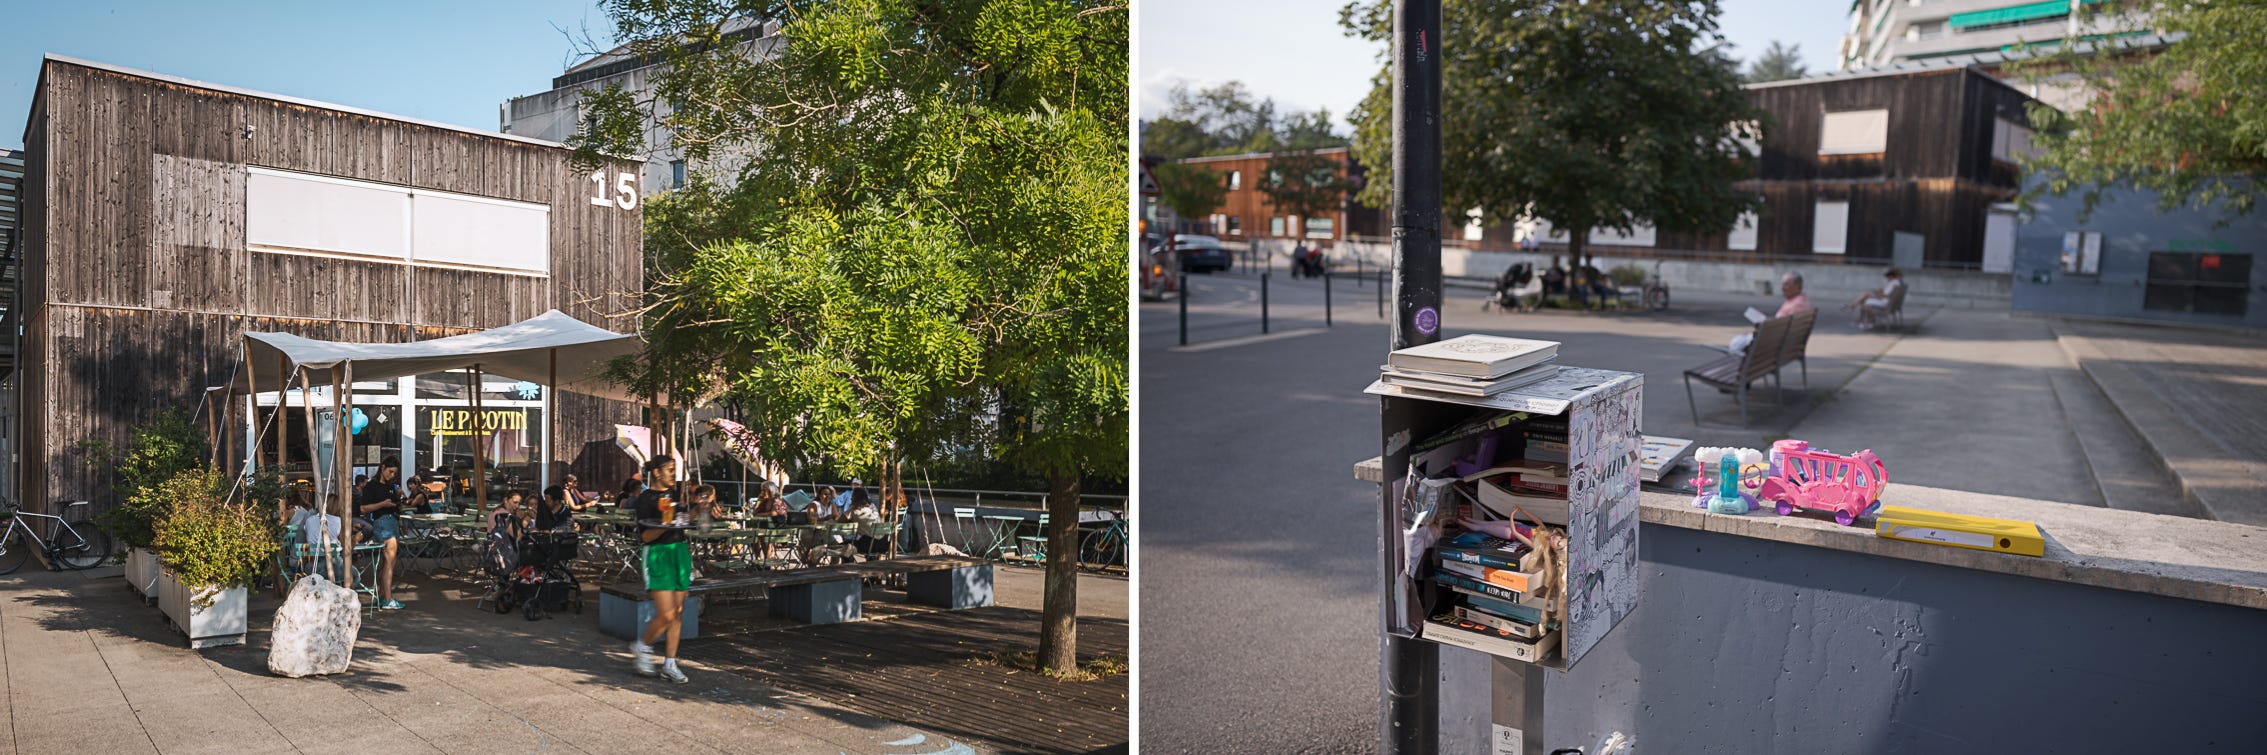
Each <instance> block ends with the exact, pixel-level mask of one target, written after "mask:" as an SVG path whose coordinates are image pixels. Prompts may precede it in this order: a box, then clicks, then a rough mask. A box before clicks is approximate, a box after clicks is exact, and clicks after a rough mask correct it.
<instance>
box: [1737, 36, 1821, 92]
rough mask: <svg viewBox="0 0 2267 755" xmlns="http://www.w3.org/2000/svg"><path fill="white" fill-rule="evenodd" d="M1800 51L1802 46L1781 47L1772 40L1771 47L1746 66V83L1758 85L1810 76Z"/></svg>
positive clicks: (1777, 42) (1776, 41)
mask: <svg viewBox="0 0 2267 755" xmlns="http://www.w3.org/2000/svg"><path fill="white" fill-rule="evenodd" d="M1802 49H1803V46H1802V45H1781V44H1779V41H1778V40H1772V42H1771V47H1770V48H1768V49H1765V50H1764V51H1763V55H1762V56H1760V57H1757V58H1756V59H1755V62H1754V63H1752V64H1749V65H1748V69H1747V82H1748V83H1750V84H1760V83H1763V82H1766V81H1785V80H1787V79H1799V78H1802V77H1804V76H1808V75H1810V69H1809V68H1807V67H1805V66H1804V65H1803V55H1802Z"/></svg>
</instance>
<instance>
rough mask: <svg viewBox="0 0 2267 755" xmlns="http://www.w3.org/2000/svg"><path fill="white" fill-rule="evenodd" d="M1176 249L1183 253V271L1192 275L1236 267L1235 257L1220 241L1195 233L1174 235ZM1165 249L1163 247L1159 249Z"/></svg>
mask: <svg viewBox="0 0 2267 755" xmlns="http://www.w3.org/2000/svg"><path fill="white" fill-rule="evenodd" d="M1173 245H1174V248H1175V249H1176V250H1177V251H1179V252H1180V253H1181V269H1183V270H1187V271H1189V272H1192V273H1211V272H1219V271H1223V270H1228V269H1230V268H1233V267H1235V266H1236V257H1235V255H1232V254H1229V253H1228V248H1227V247H1224V246H1221V245H1220V239H1217V238H1213V237H1211V236H1200V235H1197V234H1194V233H1176V234H1173ZM1159 248H1160V249H1163V247H1159Z"/></svg>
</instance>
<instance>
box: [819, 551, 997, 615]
mask: <svg viewBox="0 0 2267 755" xmlns="http://www.w3.org/2000/svg"><path fill="white" fill-rule="evenodd" d="M832 568H834V569H837V570H840V571H846V572H851V573H853V574H858V575H861V576H868V577H881V576H891V575H902V576H904V577H905V596H906V598H908V599H910V600H912V601H913V602H915V603H920V604H922V605H929V606H936V607H938V608H949V609H954V610H958V609H962V608H981V607H983V606H988V605H991V604H992V564H991V563H990V562H987V561H985V560H983V559H978V558H969V557H966V556H909V557H906V558H892V559H885V560H881V561H866V562H863V563H856V564H841V565H838V566H835V567H832Z"/></svg>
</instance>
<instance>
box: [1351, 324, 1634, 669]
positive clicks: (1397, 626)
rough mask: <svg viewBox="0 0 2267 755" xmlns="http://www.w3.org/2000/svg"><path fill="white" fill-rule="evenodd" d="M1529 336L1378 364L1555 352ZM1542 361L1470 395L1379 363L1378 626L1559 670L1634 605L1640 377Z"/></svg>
mask: <svg viewBox="0 0 2267 755" xmlns="http://www.w3.org/2000/svg"><path fill="white" fill-rule="evenodd" d="M1454 340H1456V339H1451V341H1443V342H1441V343H1450V342H1452V341H1454ZM1506 340H1512V341H1518V340H1521V339H1506ZM1541 343H1545V344H1549V346H1550V347H1551V348H1549V349H1545V348H1536V347H1521V346H1517V345H1516V344H1514V345H1513V346H1510V347H1506V348H1502V349H1494V348H1493V347H1490V348H1491V349H1493V351H1492V352H1490V356H1501V355H1503V354H1519V353H1525V354H1530V355H1533V354H1544V356H1541V357H1533V356H1530V357H1529V359H1531V360H1533V361H1529V362H1528V363H1526V364H1516V363H1512V364H1508V365H1507V364H1501V363H1497V364H1477V365H1456V364H1445V363H1443V362H1439V361H1413V360H1410V359H1400V360H1395V359H1389V360H1388V367H1389V368H1404V369H1407V368H1412V367H1413V368H1415V369H1419V370H1425V371H1440V370H1461V371H1462V372H1463V373H1464V374H1468V375H1470V376H1471V377H1473V378H1478V379H1481V380H1487V379H1491V378H1500V377H1502V376H1505V375H1510V374H1514V373H1517V372H1519V371H1520V370H1524V369H1533V368H1535V367H1536V366H1538V365H1541V364H1543V363H1544V362H1547V361H1548V360H1549V359H1550V358H1551V357H1552V356H1555V346H1556V344H1550V343H1549V342H1541ZM1433 345H1434V346H1438V344H1433ZM1420 348H1421V347H1420ZM1434 351H1436V352H1437V351H1443V349H1434ZM1446 351H1449V352H1450V354H1449V356H1450V357H1455V356H1459V355H1462V354H1469V353H1472V352H1471V351H1470V350H1469V349H1467V350H1465V351H1462V352H1459V351H1456V350H1453V349H1450V350H1446ZM1546 352H1548V353H1546ZM1397 355H1398V354H1397ZM1435 356H1439V355H1437V354H1436V355H1435ZM1446 361H1449V362H1453V361H1456V360H1455V359H1453V358H1450V359H1448V360H1446ZM1501 361H1505V362H1517V361H1518V360H1516V359H1511V360H1501ZM1549 367H1550V374H1549V375H1548V376H1547V377H1546V378H1544V379H1540V380H1537V381H1535V382H1531V383H1527V384H1524V385H1519V386H1515V387H1509V388H1502V389H1495V390H1491V391H1488V392H1487V393H1486V395H1462V394H1456V393H1450V392H1442V391H1433V390H1412V389H1411V386H1410V381H1406V380H1401V381H1397V380H1393V379H1391V378H1392V377H1393V376H1392V375H1391V374H1390V372H1385V373H1381V376H1380V379H1379V380H1378V381H1377V382H1375V383H1373V384H1371V386H1370V388H1369V389H1368V390H1367V392H1368V393H1371V394H1373V395H1377V396H1379V397H1380V401H1381V402H1384V407H1383V408H1384V409H1385V411H1383V412H1382V413H1381V414H1382V416H1384V417H1385V418H1386V421H1385V427H1384V428H1383V429H1384V432H1385V435H1384V439H1385V441H1386V443H1385V449H1384V450H1385V455H1384V457H1383V459H1382V461H1383V463H1384V469H1385V470H1386V475H1385V477H1386V482H1385V501H1386V505H1385V507H1384V509H1383V514H1384V518H1383V521H1382V523H1381V524H1382V526H1385V527H1387V528H1389V529H1388V532H1391V533H1394V534H1392V535H1390V536H1388V537H1387V538H1386V545H1387V548H1388V551H1389V553H1388V554H1387V558H1388V562H1389V563H1391V564H1393V565H1394V567H1393V571H1394V573H1393V574H1391V575H1389V578H1388V579H1387V590H1388V595H1387V596H1386V597H1387V600H1388V605H1390V606H1392V609H1391V614H1390V615H1389V616H1388V619H1387V629H1388V631H1390V632H1393V633H1394V634H1397V635H1400V636H1403V637H1412V638H1419V639H1424V640H1428V641H1431V642H1436V643H1440V644H1443V645H1451V646H1455V647H1460V648H1465V649H1469V650H1474V651H1478V652H1481V653H1486V654H1489V655H1493V656H1497V657H1502V658H1509V659H1513V660H1517V661H1522V662H1526V663H1534V664H1538V665H1542V666H1547V667H1552V668H1562V669H1563V668H1567V667H1569V666H1571V665H1573V664H1574V663H1576V662H1578V661H1580V660H1581V658H1582V656H1583V655H1584V654H1585V653H1587V652H1589V650H1590V649H1591V648H1592V647H1594V646H1596V645H1597V643H1598V642H1599V641H1600V640H1601V639H1603V638H1604V637H1605V635H1606V633H1607V632H1609V631H1611V630H1612V629H1613V627H1614V626H1615V625H1616V624H1618V623H1619V622H1620V621H1621V620H1622V619H1623V618H1624V617H1627V616H1628V615H1629V613H1630V612H1631V611H1632V610H1634V609H1635V608H1636V605H1637V598H1638V573H1637V552H1638V547H1637V534H1638V483H1639V478H1640V476H1641V475H1642V474H1643V473H1644V472H1645V470H1644V469H1643V466H1644V464H1643V462H1644V461H1646V454H1645V450H1646V449H1645V439H1644V436H1643V435H1641V434H1640V433H1639V432H1638V422H1639V419H1640V418H1641V417H1642V415H1643V405H1644V404H1643V402H1644V376H1643V375H1640V374H1636V373H1628V372H1616V371H1609V370H1596V369H1588V368H1583V367H1572V366H1560V365H1550V366H1549ZM1445 657H1446V656H1444V658H1445Z"/></svg>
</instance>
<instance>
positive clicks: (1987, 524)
mask: <svg viewBox="0 0 2267 755" xmlns="http://www.w3.org/2000/svg"><path fill="white" fill-rule="evenodd" d="M1873 531H1874V534H1876V535H1879V536H1881V537H1887V538H1894V539H1898V540H1911V541H1913V542H1916V543H1932V544H1935V545H1950V546H1953V547H1955V548H1972V549H1975V550H1980V551H1993V552H1996V553H2013V554H2016V555H2019V556H2043V555H2046V552H2047V541H2046V538H2044V537H2042V536H2040V535H2039V525H2036V524H2032V523H2030V522H2018V521H2015V520H2013V519H1993V518H1991V517H1986V516H1969V515H1967V514H1947V513H1944V512H1942V511H1927V510H1923V509H1909V508H1905V507H1903V506H1883V507H1881V513H1880V514H1879V515H1877V516H1876V517H1875V518H1874V524H1873Z"/></svg>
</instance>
